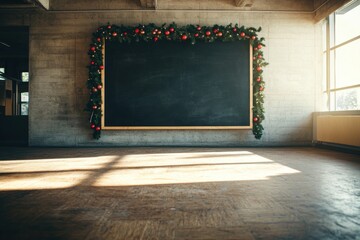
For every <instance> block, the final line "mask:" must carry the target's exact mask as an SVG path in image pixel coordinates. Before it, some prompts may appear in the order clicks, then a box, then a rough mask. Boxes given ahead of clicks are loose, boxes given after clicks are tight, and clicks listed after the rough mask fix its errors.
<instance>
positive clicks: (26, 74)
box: [21, 72, 29, 82]
mask: <svg viewBox="0 0 360 240" xmlns="http://www.w3.org/2000/svg"><path fill="white" fill-rule="evenodd" d="M21 81H23V82H28V81H29V72H22V73H21Z"/></svg>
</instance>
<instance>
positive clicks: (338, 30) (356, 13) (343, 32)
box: [335, 5, 360, 45]
mask: <svg viewBox="0 0 360 240" xmlns="http://www.w3.org/2000/svg"><path fill="white" fill-rule="evenodd" d="M359 23H360V5H358V6H357V7H355V8H353V9H351V10H350V11H347V10H346V8H343V9H340V11H336V13H335V34H336V35H335V42H336V45H338V44H340V43H342V42H345V41H347V40H349V39H351V38H354V37H356V36H358V35H360V24H359Z"/></svg>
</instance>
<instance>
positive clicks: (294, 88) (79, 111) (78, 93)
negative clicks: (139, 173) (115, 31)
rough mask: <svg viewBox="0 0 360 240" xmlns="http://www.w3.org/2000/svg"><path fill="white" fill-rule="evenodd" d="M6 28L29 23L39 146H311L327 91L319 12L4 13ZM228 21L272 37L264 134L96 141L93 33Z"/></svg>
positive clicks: (33, 122) (119, 135)
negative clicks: (91, 100)
mask: <svg viewBox="0 0 360 240" xmlns="http://www.w3.org/2000/svg"><path fill="white" fill-rule="evenodd" d="M0 20H1V21H0V24H1V25H14V26H16V25H29V26H30V110H29V112H30V116H29V128H30V130H29V131H30V132H29V136H30V145H32V146H103V145H107V146H120V145H121V146H129V145H135V146H136V145H137V146H139V145H146V146H147V145H152V146H153V145H169V146H177V145H182V146H268V145H303V144H306V145H309V144H311V140H312V116H311V114H312V112H314V111H316V110H318V106H319V101H318V100H319V98H320V97H319V94H317V93H320V92H321V91H319V89H320V88H321V85H320V83H321V73H320V72H321V65H320V64H321V48H320V47H321V45H320V44H321V31H320V30H321V29H320V25H319V24H314V21H313V15H312V14H306V13H304V14H300V13H297V14H295V13H292V14H291V13H259V12H255V13H251V12H249V13H246V12H241V13H237V12H221V11H220V12H216V11H211V12H210V11H209V12H206V11H160V12H156V11H146V12H144V11H123V12H80V13H72V12H63V13H47V12H45V11H41V12H35V13H33V14H22V13H21V12H17V13H16V14H12V13H4V14H2V15H1V16H0ZM173 21H174V22H176V23H178V24H179V25H183V24H189V23H192V24H200V25H213V24H229V23H234V24H235V23H239V24H240V25H245V26H248V27H250V26H253V27H259V26H261V27H262V29H263V30H262V32H261V33H260V35H261V36H262V37H265V38H266V45H267V47H266V48H265V49H264V55H265V58H266V60H267V61H268V62H269V63H270V65H269V66H268V67H267V68H266V69H265V72H264V79H265V81H266V87H265V96H266V97H265V111H266V120H265V121H264V127H265V131H264V135H263V138H262V140H260V141H258V140H255V138H254V137H253V134H252V132H251V131H248V130H241V131H221V130H216V131H121V132H120V131H103V133H102V138H101V139H100V140H99V141H96V140H92V138H91V130H90V129H89V127H88V125H89V123H88V120H87V119H88V114H87V113H85V112H84V111H83V109H84V105H85V103H86V101H87V99H88V91H87V89H86V87H85V83H86V80H87V78H88V76H87V74H88V72H87V68H86V66H87V65H88V63H89V58H88V55H87V50H88V46H89V43H90V40H91V34H92V32H93V31H95V30H96V28H97V27H98V26H99V25H103V24H107V22H110V23H113V24H124V25H135V24H138V23H144V24H146V23H157V24H162V23H170V22H173Z"/></svg>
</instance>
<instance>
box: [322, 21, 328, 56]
mask: <svg viewBox="0 0 360 240" xmlns="http://www.w3.org/2000/svg"><path fill="white" fill-rule="evenodd" d="M326 26H327V20H326V21H323V23H322V50H323V51H325V50H326V42H327V41H326Z"/></svg>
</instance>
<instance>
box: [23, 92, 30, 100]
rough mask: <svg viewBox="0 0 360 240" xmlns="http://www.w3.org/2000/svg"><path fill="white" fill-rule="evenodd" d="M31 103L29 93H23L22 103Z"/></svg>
mask: <svg viewBox="0 0 360 240" xmlns="http://www.w3.org/2000/svg"><path fill="white" fill-rule="evenodd" d="M28 101H29V93H28V92H22V93H21V102H28Z"/></svg>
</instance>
